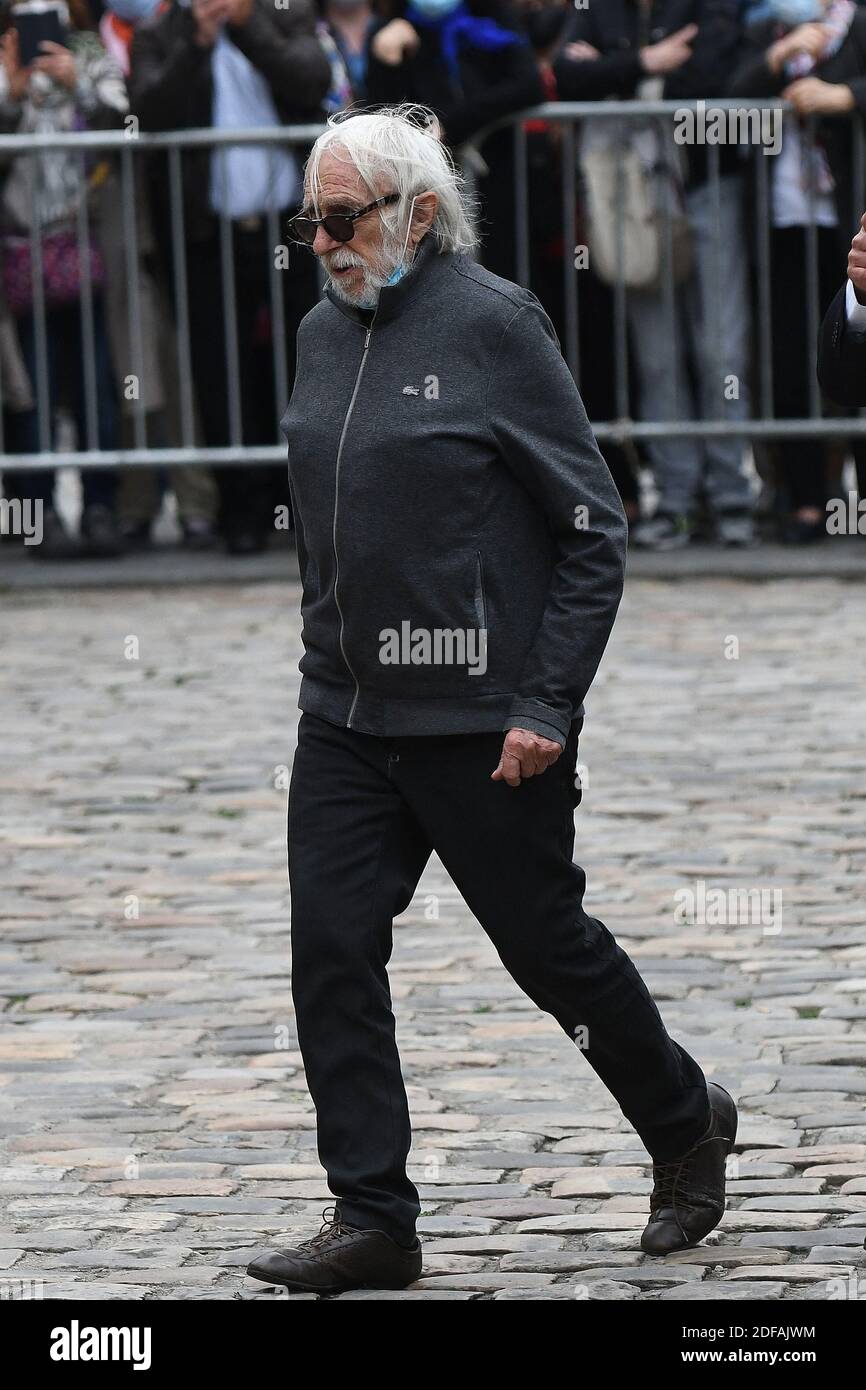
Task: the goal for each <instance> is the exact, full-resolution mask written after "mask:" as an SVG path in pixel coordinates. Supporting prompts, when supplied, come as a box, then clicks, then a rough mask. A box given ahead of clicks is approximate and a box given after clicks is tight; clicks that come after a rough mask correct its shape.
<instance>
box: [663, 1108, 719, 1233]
mask: <svg viewBox="0 0 866 1390" xmlns="http://www.w3.org/2000/svg"><path fill="white" fill-rule="evenodd" d="M714 1129H715V1126H714ZM718 1138H719V1135H718V1134H717V1133H710V1134H708V1135H707V1137H706V1138H705V1139H701V1140H700V1141H699V1142H698V1143H697V1144H696V1145H695V1147H694V1148H693V1149H690V1150H689V1152H688V1153H687V1154H685V1155H684V1156H683V1157H682V1158H677V1159H673V1160H672V1161H671V1162H669V1163H654V1164H653V1190H652V1195H651V1196H650V1211H651V1212H652V1213H655V1212H657V1211H659V1210H661V1208H663V1207H668V1208H670V1209H671V1210H672V1211H673V1213H674V1219H675V1220H676V1223H677V1225H678V1226H679V1227H680V1230H682V1223H681V1222H680V1219H679V1215H678V1212H679V1209H680V1208H678V1207H677V1194H678V1192H679V1191H680V1189H681V1188H682V1187H683V1186H684V1185H688V1182H689V1180H690V1179H693V1178H694V1176H695V1160H696V1158H697V1154H698V1150H699V1149H701V1148H702V1147H703V1145H704V1144H711V1143H713V1141H714V1140H716V1139H718ZM690 1195H691V1198H692V1200H691V1201H685V1202H682V1203H681V1208H682V1209H683V1210H692V1209H693V1208H694V1206H695V1203H696V1200H699V1199H701V1198H703V1199H704V1200H705V1201H708V1202H710V1203H712V1202H716V1201H718V1200H719V1198H718V1196H717V1195H716V1194H713V1193H708V1192H703V1191H701V1190H697V1191H693V1192H692V1193H691V1194H690ZM684 1234H685V1233H684Z"/></svg>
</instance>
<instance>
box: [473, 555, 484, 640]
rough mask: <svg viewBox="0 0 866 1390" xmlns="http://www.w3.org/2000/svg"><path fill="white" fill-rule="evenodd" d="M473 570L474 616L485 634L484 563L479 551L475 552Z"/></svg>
mask: <svg viewBox="0 0 866 1390" xmlns="http://www.w3.org/2000/svg"><path fill="white" fill-rule="evenodd" d="M476 560H477V564H476V569H475V615H476V617H477V618H478V626H479V627H480V628H482V629H483V630H484V631H485V632H486V631H487V595H486V594H485V592H484V561H483V560H482V558H481V551H480V550H478V551H476Z"/></svg>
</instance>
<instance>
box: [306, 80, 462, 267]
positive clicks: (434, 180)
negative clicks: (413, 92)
mask: <svg viewBox="0 0 866 1390" xmlns="http://www.w3.org/2000/svg"><path fill="white" fill-rule="evenodd" d="M438 130H439V123H438V121H437V120H436V116H435V115H434V113H433V112H432V111H430V110H428V109H427V107H424V106H417V105H411V104H408V103H407V104H404V105H402V106H386V107H382V108H381V109H380V110H377V111H362V112H353V111H351V110H350V111H349V112H337V113H336V114H335V115H333V116H330V117H329V119H328V128H327V130H325V131H324V132H323V133H322V134H321V135H320V136H319V138H318V140H317V141H316V143H315V144H314V145H313V148H312V151H311V152H310V157H309V159H308V161H307V167H306V171H305V177H306V181H307V186H308V188H309V190H310V192H311V194H312V196H313V197H314V198H317V196H318V192H319V188H320V183H319V163H320V161H321V158H322V155H323V154H325V153H326V152H327V153H328V154H330V155H332V156H333V157H334V158H335V159H340V160H345V161H346V162H347V163H349V164H352V165H353V166H354V168H355V169H356V170H357V171H358V173H359V175H360V176H361V179H362V180H363V182H364V183H365V184H366V185H367V187H368V188H369V189H370V193H371V198H375V197H378V196H379V195H380V194H381V193H382V192H383V191H385V192H389V193H399V195H400V202H399V203H398V204H397V209H396V218H395V217H394V214H393V213H392V214H391V218H389V216H388V214H389V211H390V209H388V208H381V209H380V212H381V214H382V216H383V218H384V219H385V221H386V222H390V221H391V220H394V221H395V222H396V221H397V220H398V219H399V217H400V214H401V212H402V210H403V209H404V208H405V207H406V206H407V204H409V203H411V200H412V198H413V197H416V196H417V195H419V194H421V193H427V192H431V191H432V192H434V193H436V194H437V196H438V198H439V205H438V208H437V211H436V217H435V220H434V222H433V226H432V228H431V232H432V234H433V235H434V236H435V237H436V240H437V241H438V243H439V250H440V251H454V252H462V251H466V252H471V251H473V250H474V249H475V247H476V246H477V245H478V236H477V233H476V231H475V226H474V218H473V211H474V209H473V204H472V200H471V198H470V196H469V194H468V193H467V190H466V185H465V182H464V179H463V176H462V174H461V173H460V171H459V169H458V168H457V167H456V165H455V163H454V160H453V159H452V158H451V155H450V154H449V152H448V150H447V149H446V148H445V146H444V145H443V144H442V142H441V140H440V139H439V135H438Z"/></svg>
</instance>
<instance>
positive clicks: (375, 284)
mask: <svg viewBox="0 0 866 1390" xmlns="http://www.w3.org/2000/svg"><path fill="white" fill-rule="evenodd" d="M402 249H403V248H402V244H401V238H400V236H399V235H395V234H394V233H392V232H390V231H389V230H388V228H387V227H386V228H385V229H384V231H383V235H382V247H381V250H380V252H379V255H378V256H377V257H376V261H375V263H372V264H371V263H370V262H369V261H362V260H361V258H360V256H356V255H355V253H354V252H353V251H351V250H350V249H349V247H348V246H347V247H346V248H345V250H340V251H333V252H332V253H331V255H330V256H329V257H328V261H327V264H326V267H325V269H326V270H330V269H331V267H332V266H337V267H341V266H347V265H352V266H358V268H359V269H360V270H361V271H362V272H363V280H362V283H361V287H360V289H357V290H349V289H347V288H345V287H344V286H343V284H342V283H341V282H340V281H339V280H335V279H334V278H333V276H331V279H330V285H331V288H332V289H333V291H334V294H335V295H336V296H337V298H338V299H342V301H343V303H344V304H351V305H352V306H353V308H356V309H360V308H364V309H375V307H376V305H377V304H378V302H379V291H380V290H381V289H382V288H383V287H384V286H385V285H386V284H387V283H388V281H389V280H390V278H391V276H392V275H393V274H394V271H395V270H396V269H397V267H398V265H400V264H401V263H402V262H403V261H404V257H403V255H401V252H402Z"/></svg>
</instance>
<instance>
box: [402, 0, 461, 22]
mask: <svg viewBox="0 0 866 1390" xmlns="http://www.w3.org/2000/svg"><path fill="white" fill-rule="evenodd" d="M462 2H463V0H412V9H413V10H417V11H418V13H419V14H421V15H423V16H424V18H425V19H445V18H446V17H447V16H448V15H449V14H453V13H454V11H455V10H457V9H459V8H460V5H461V4H462Z"/></svg>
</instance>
